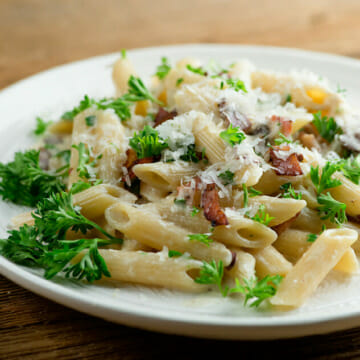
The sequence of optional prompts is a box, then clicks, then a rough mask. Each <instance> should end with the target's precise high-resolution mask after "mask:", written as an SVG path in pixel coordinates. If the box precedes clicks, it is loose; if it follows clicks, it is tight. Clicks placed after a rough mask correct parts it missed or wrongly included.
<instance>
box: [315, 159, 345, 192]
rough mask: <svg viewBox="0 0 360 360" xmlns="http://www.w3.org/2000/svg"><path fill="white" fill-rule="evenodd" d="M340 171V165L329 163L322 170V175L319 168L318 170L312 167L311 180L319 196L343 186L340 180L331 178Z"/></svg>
mask: <svg viewBox="0 0 360 360" xmlns="http://www.w3.org/2000/svg"><path fill="white" fill-rule="evenodd" d="M338 170H339V165H338V164H332V163H330V162H327V163H326V165H325V166H324V167H323V168H322V171H321V175H320V174H319V166H317V167H316V168H314V167H312V166H311V168H310V178H311V181H312V182H313V184H314V186H315V189H316V192H317V193H318V194H320V193H322V192H323V191H324V190H327V189H331V188H333V187H336V186H339V185H341V181H340V180H337V179H332V178H331V176H332V175H333V174H334V173H335V172H336V171H338Z"/></svg>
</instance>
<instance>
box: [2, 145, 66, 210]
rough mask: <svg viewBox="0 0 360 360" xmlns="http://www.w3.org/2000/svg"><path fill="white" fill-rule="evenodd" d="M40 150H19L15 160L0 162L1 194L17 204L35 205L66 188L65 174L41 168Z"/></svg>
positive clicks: (5, 198)
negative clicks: (62, 179)
mask: <svg viewBox="0 0 360 360" xmlns="http://www.w3.org/2000/svg"><path fill="white" fill-rule="evenodd" d="M39 155H40V151H37V150H28V151H26V152H24V153H22V152H17V153H16V154H15V158H14V160H13V161H11V162H9V163H7V164H3V163H0V178H1V181H0V195H1V197H2V198H3V199H4V200H9V201H11V202H13V203H15V204H20V205H27V206H32V207H34V206H35V205H36V204H37V203H38V202H39V201H40V200H41V199H43V198H44V197H47V196H49V195H50V194H51V193H52V192H59V191H62V190H64V189H65V184H64V183H63V182H62V181H61V178H62V176H65V174H57V175H56V174H54V173H51V172H47V171H45V170H43V169H41V167H40V165H39Z"/></svg>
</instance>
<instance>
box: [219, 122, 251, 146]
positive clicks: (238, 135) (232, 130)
mask: <svg viewBox="0 0 360 360" xmlns="http://www.w3.org/2000/svg"><path fill="white" fill-rule="evenodd" d="M220 137H221V138H222V139H223V140H224V141H225V142H227V143H228V144H229V145H231V146H232V147H234V146H235V145H237V144H241V142H242V141H243V140H244V139H245V138H246V136H245V134H244V133H243V132H242V131H240V128H238V127H233V126H232V124H230V126H229V127H228V128H227V129H226V130H224V131H222V132H221V133H220Z"/></svg>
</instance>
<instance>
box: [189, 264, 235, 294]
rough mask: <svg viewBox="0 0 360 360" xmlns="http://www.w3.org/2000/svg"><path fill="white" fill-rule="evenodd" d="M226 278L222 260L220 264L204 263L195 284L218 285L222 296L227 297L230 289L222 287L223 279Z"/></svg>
mask: <svg viewBox="0 0 360 360" xmlns="http://www.w3.org/2000/svg"><path fill="white" fill-rule="evenodd" d="M223 277H224V264H223V262H222V261H221V260H220V261H219V264H217V263H216V261H215V260H212V261H211V262H209V263H208V262H206V261H204V262H203V265H202V267H201V269H200V274H199V276H198V277H197V278H196V279H195V282H196V283H198V284H205V285H217V286H218V288H219V290H220V292H221V294H222V295H223V296H226V295H227V293H228V288H227V287H226V288H224V289H223V287H222V284H221V283H222V279H223Z"/></svg>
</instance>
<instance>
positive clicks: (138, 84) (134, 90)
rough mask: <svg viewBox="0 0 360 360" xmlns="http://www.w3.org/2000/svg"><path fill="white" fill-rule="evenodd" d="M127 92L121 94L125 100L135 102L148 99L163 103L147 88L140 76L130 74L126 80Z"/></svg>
mask: <svg viewBox="0 0 360 360" xmlns="http://www.w3.org/2000/svg"><path fill="white" fill-rule="evenodd" d="M128 86H129V92H128V93H127V94H125V95H124V96H123V98H124V99H125V100H127V101H131V102H136V101H143V100H150V101H152V102H154V103H156V104H159V105H163V103H162V102H161V101H160V100H158V99H156V98H155V97H154V96H153V95H152V94H151V92H150V91H149V90H148V89H147V87H146V86H145V84H144V83H143V81H142V80H141V79H140V78H137V77H135V76H134V75H131V76H130V78H129V81H128Z"/></svg>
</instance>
